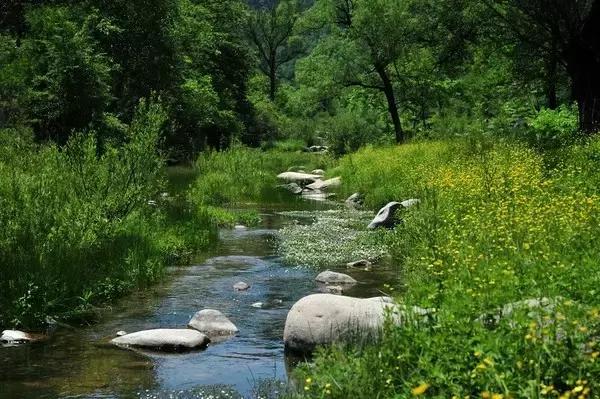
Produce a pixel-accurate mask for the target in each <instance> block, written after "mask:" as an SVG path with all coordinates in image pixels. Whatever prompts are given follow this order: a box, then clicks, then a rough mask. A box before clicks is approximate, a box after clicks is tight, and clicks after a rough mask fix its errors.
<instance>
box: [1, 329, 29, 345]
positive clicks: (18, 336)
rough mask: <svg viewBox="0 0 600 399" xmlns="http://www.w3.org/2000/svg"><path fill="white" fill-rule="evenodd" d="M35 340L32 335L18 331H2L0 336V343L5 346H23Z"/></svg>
mask: <svg viewBox="0 0 600 399" xmlns="http://www.w3.org/2000/svg"><path fill="white" fill-rule="evenodd" d="M36 340H37V339H36V338H35V337H34V336H33V335H31V334H28V333H26V332H23V331H18V330H4V331H2V335H1V336H0V342H4V343H7V344H24V343H28V342H33V341H36Z"/></svg>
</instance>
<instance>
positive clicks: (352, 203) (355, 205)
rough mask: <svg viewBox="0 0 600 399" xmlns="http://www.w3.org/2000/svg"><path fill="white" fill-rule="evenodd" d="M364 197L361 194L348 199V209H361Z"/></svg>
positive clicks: (355, 194)
mask: <svg viewBox="0 0 600 399" xmlns="http://www.w3.org/2000/svg"><path fill="white" fill-rule="evenodd" d="M363 202H364V199H363V196H362V195H361V194H360V193H354V194H352V195H351V196H349V197H348V199H347V200H346V202H345V204H346V207H347V208H350V209H360V208H362V206H363Z"/></svg>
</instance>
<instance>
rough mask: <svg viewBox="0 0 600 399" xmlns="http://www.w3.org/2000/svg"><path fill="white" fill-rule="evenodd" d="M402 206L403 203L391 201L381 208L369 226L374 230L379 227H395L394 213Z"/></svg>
mask: <svg viewBox="0 0 600 399" xmlns="http://www.w3.org/2000/svg"><path fill="white" fill-rule="evenodd" d="M401 206H402V204H401V203H399V202H390V203H389V204H387V205H386V206H384V207H383V208H381V209H380V210H379V212H378V213H377V216H375V218H374V219H373V221H372V222H371V223H370V224H369V226H368V227H367V228H368V229H371V230H373V229H376V228H378V227H393V226H394V224H395V219H394V215H395V214H396V211H397V210H398V208H400V207H401Z"/></svg>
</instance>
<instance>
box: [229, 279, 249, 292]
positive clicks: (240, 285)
mask: <svg viewBox="0 0 600 399" xmlns="http://www.w3.org/2000/svg"><path fill="white" fill-rule="evenodd" d="M233 289H234V290H236V291H246V290H248V289H250V284H248V283H245V282H243V281H240V282H239V283H235V284H234V285H233Z"/></svg>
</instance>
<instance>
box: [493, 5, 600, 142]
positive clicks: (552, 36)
mask: <svg viewBox="0 0 600 399" xmlns="http://www.w3.org/2000/svg"><path fill="white" fill-rule="evenodd" d="M486 4H487V5H488V6H489V7H490V9H492V10H493V11H494V13H495V14H496V16H497V17H498V20H499V21H501V22H502V23H503V24H504V26H505V27H506V28H507V29H509V30H510V31H511V32H513V33H514V35H515V36H516V37H517V38H518V39H519V40H520V41H522V42H523V43H527V44H529V45H531V46H532V48H534V49H536V52H537V56H538V57H543V56H544V55H546V57H547V59H548V64H547V65H548V66H547V69H548V73H549V78H550V79H552V80H555V79H556V77H555V76H554V75H555V70H556V65H557V63H560V64H562V65H563V66H564V67H565V69H566V71H567V73H568V75H569V78H570V80H571V83H570V87H571V96H572V98H573V100H575V101H577V104H578V108H579V123H580V128H581V130H582V131H584V132H587V133H591V132H595V131H597V130H598V129H600V74H598V71H599V70H600V1H597V0H573V1H564V0H486ZM554 90H555V81H554V82H549V84H548V92H549V93H550V98H552V92H553V91H554Z"/></svg>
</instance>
